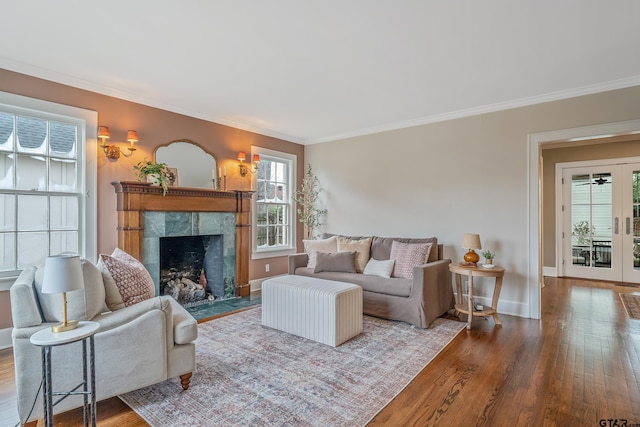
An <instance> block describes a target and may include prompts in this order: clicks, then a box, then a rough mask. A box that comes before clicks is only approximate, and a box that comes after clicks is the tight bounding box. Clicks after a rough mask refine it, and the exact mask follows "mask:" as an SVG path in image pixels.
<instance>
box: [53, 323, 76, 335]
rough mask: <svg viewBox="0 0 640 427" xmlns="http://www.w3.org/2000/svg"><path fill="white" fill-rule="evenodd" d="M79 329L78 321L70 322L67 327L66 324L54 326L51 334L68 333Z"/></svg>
mask: <svg viewBox="0 0 640 427" xmlns="http://www.w3.org/2000/svg"><path fill="white" fill-rule="evenodd" d="M77 327H78V321H77V320H68V321H67V324H66V325H65V324H64V323H59V324H57V325H53V326H52V327H51V332H55V333H58V332H66V331H72V330H74V329H76V328H77Z"/></svg>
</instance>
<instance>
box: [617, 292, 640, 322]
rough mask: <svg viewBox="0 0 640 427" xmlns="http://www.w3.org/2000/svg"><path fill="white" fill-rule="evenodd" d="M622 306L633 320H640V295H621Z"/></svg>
mask: <svg viewBox="0 0 640 427" xmlns="http://www.w3.org/2000/svg"><path fill="white" fill-rule="evenodd" d="M620 298H622V304H623V305H624V308H625V310H627V314H628V315H629V317H631V318H632V319H640V295H638V294H620Z"/></svg>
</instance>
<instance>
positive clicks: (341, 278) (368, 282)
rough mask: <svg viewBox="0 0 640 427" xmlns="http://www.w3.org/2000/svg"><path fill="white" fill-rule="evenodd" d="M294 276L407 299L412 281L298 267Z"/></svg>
mask: <svg viewBox="0 0 640 427" xmlns="http://www.w3.org/2000/svg"><path fill="white" fill-rule="evenodd" d="M295 274H298V275H301V276H308V277H317V278H318V279H327V280H336V281H338V282H346V283H353V284H354V285H358V286H360V287H362V290H363V291H366V292H374V293H378V294H385V295H391V296H396V297H408V296H409V295H411V288H412V287H413V280H410V279H402V278H397V277H392V278H390V279H387V278H384V277H379V276H368V275H364V274H357V273H337V272H335V271H323V272H322V273H314V272H313V270H312V269H310V268H306V267H299V268H297V269H296V271H295Z"/></svg>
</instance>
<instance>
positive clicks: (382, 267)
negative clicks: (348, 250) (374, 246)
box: [364, 258, 396, 279]
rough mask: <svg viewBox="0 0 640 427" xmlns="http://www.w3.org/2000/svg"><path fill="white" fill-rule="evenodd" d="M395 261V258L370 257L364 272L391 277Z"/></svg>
mask: <svg viewBox="0 0 640 427" xmlns="http://www.w3.org/2000/svg"><path fill="white" fill-rule="evenodd" d="M395 263H396V262H395V260H392V259H384V260H378V259H373V258H371V259H370V260H369V262H368V263H367V265H366V267H365V268H364V274H368V275H370V276H380V277H386V278H387V279H388V278H389V277H391V273H393V266H394V265H395Z"/></svg>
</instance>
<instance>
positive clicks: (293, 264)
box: [289, 252, 309, 274]
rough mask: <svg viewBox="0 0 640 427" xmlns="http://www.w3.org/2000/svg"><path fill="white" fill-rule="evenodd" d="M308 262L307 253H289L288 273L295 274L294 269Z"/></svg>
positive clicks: (304, 265)
mask: <svg viewBox="0 0 640 427" xmlns="http://www.w3.org/2000/svg"><path fill="white" fill-rule="evenodd" d="M308 263H309V255H307V254H306V253H304V252H303V253H301V254H293V255H289V274H296V269H297V268H300V267H306V266H307V264H308Z"/></svg>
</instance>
